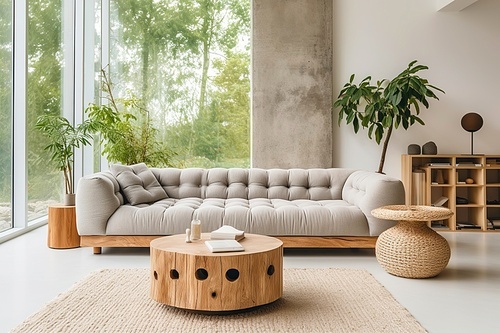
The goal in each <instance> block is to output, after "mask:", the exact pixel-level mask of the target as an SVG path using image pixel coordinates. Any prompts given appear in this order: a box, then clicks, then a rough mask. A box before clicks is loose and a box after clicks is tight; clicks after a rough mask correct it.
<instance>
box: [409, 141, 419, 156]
mask: <svg viewBox="0 0 500 333" xmlns="http://www.w3.org/2000/svg"><path fill="white" fill-rule="evenodd" d="M408 155H420V146H419V145H417V144H415V143H412V144H411V145H408Z"/></svg>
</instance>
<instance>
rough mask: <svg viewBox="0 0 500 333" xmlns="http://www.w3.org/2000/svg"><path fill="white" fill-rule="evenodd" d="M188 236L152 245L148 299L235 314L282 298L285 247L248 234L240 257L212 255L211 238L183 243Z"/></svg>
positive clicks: (189, 307) (220, 254)
mask: <svg viewBox="0 0 500 333" xmlns="http://www.w3.org/2000/svg"><path fill="white" fill-rule="evenodd" d="M185 238H186V236H185V235H174V236H166V237H161V238H157V239H155V240H153V241H152V242H151V292H150V296H151V298H152V299H154V300H155V301H157V302H161V303H164V304H167V305H170V306H174V307H177V308H183V309H189V310H197V311H215V312H224V311H236V310H243V309H250V308H253V307H256V306H260V305H264V304H268V303H271V302H274V301H276V300H277V299H279V298H280V297H281V296H282V295H283V243H282V242H281V241H280V240H279V239H276V238H272V237H268V236H262V235H254V234H245V238H244V239H242V240H241V241H240V244H241V245H242V246H243V247H244V248H245V251H242V252H222V253H212V252H210V251H209V250H208V248H207V247H206V245H205V241H206V240H209V238H210V234H202V239H201V240H197V241H193V242H192V243H186V242H185Z"/></svg>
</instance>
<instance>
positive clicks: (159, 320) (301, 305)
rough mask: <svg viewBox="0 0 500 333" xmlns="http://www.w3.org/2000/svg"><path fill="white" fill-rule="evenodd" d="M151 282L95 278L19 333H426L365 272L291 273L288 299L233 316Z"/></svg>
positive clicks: (112, 274) (115, 273) (105, 275)
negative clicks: (166, 301)
mask: <svg viewBox="0 0 500 333" xmlns="http://www.w3.org/2000/svg"><path fill="white" fill-rule="evenodd" d="M149 282H150V281H149V269H106V270H102V271H98V272H94V273H92V274H91V275H90V276H88V277H87V278H85V279H84V280H83V281H81V282H79V283H77V284H76V285H75V286H74V287H72V288H71V289H70V290H69V291H67V292H65V293H63V294H61V295H60V296H58V297H57V298H56V299H55V300H53V301H52V302H50V303H49V304H48V305H47V306H45V307H44V308H43V309H42V310H40V311H39V312H38V313H36V314H34V315H32V316H31V317H30V318H28V319H27V320H26V321H25V322H24V323H22V324H21V325H19V326H18V327H16V328H15V329H14V330H13V331H12V332H30V333H31V332H72V333H73V332H85V333H89V332H141V333H142V332H204V333H206V332H231V333H234V332H259V333H260V332H294V333H296V332H308V333H311V332H370V333H373V332H398V333H401V332H412V333H413V332H425V330H424V329H423V328H422V326H420V324H419V323H418V322H417V321H416V320H415V318H413V317H412V315H411V314H410V313H409V312H408V311H407V310H406V309H405V308H404V307H403V306H402V305H401V304H399V303H398V302H397V301H396V300H395V299H394V298H393V297H392V295H391V294H390V293H389V292H388V291H387V290H386V289H385V288H384V287H383V286H382V285H381V284H380V283H378V282H377V281H376V280H375V278H373V276H372V275H371V274H370V273H368V272H367V271H365V270H353V269H338V268H329V269H285V270H284V281H283V297H282V298H281V299H279V300H278V301H276V302H274V303H272V304H270V305H267V306H264V307H260V308H257V309H255V310H253V311H249V312H243V313H238V314H230V315H206V314H199V313H193V312H189V311H185V310H181V309H176V308H172V307H169V306H166V305H163V304H160V303H157V302H155V301H153V300H151V299H150V298H149V287H150V285H149Z"/></svg>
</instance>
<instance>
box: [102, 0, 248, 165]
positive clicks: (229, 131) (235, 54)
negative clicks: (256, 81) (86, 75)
mask: <svg viewBox="0 0 500 333" xmlns="http://www.w3.org/2000/svg"><path fill="white" fill-rule="evenodd" d="M110 4H111V8H110V9H111V10H110V13H111V14H110V18H111V20H110V39H109V41H110V42H109V44H110V45H109V47H110V57H109V67H107V68H106V69H108V70H109V72H110V73H111V75H110V77H111V81H112V83H113V90H114V93H115V96H116V97H118V98H125V99H131V98H133V99H138V100H139V101H140V102H141V103H142V105H143V106H144V108H145V109H146V110H148V111H149V115H150V117H151V119H152V120H153V126H154V127H155V128H157V129H158V132H157V136H158V138H159V140H160V141H161V142H165V143H167V146H168V147H169V148H170V149H171V150H172V151H173V152H174V153H175V154H177V155H176V156H175V157H174V159H173V160H172V163H173V164H174V165H178V166H184V167H194V166H196V167H215V166H224V167H229V166H239V167H248V166H249V165H250V78H249V68H250V0H192V1H173V0H163V1H153V0H111V1H110ZM103 65H105V67H106V64H103Z"/></svg>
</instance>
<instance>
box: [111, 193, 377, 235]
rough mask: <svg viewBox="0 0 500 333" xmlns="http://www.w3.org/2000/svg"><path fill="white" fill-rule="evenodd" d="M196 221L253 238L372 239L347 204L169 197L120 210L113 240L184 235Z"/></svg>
mask: <svg viewBox="0 0 500 333" xmlns="http://www.w3.org/2000/svg"><path fill="white" fill-rule="evenodd" d="M192 219H199V220H200V221H201V228H202V232H210V231H213V230H215V229H217V228H219V227H220V226H222V225H230V226H233V227H235V228H236V229H240V230H245V232H248V233H256V234H263V235H274V236H286V235H295V236H332V235H341V236H368V235H369V230H368V224H367V223H366V217H365V215H364V214H363V212H362V211H361V210H360V209H359V208H358V207H356V206H354V205H351V204H348V203H347V202H345V201H343V200H318V201H315V200H306V199H301V200H293V201H290V200H283V199H267V198H258V199H250V200H249V199H242V198H232V199H220V198H208V199H200V198H184V199H174V198H168V199H164V200H160V201H157V202H155V203H154V204H151V205H147V204H143V205H138V206H131V205H123V206H120V207H119V208H118V209H117V210H116V211H115V213H114V214H113V216H111V218H110V219H109V221H108V224H107V228H106V234H107V235H139V234H140V235H169V234H178V233H184V232H185V231H186V228H189V227H190V223H191V220H192Z"/></svg>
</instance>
